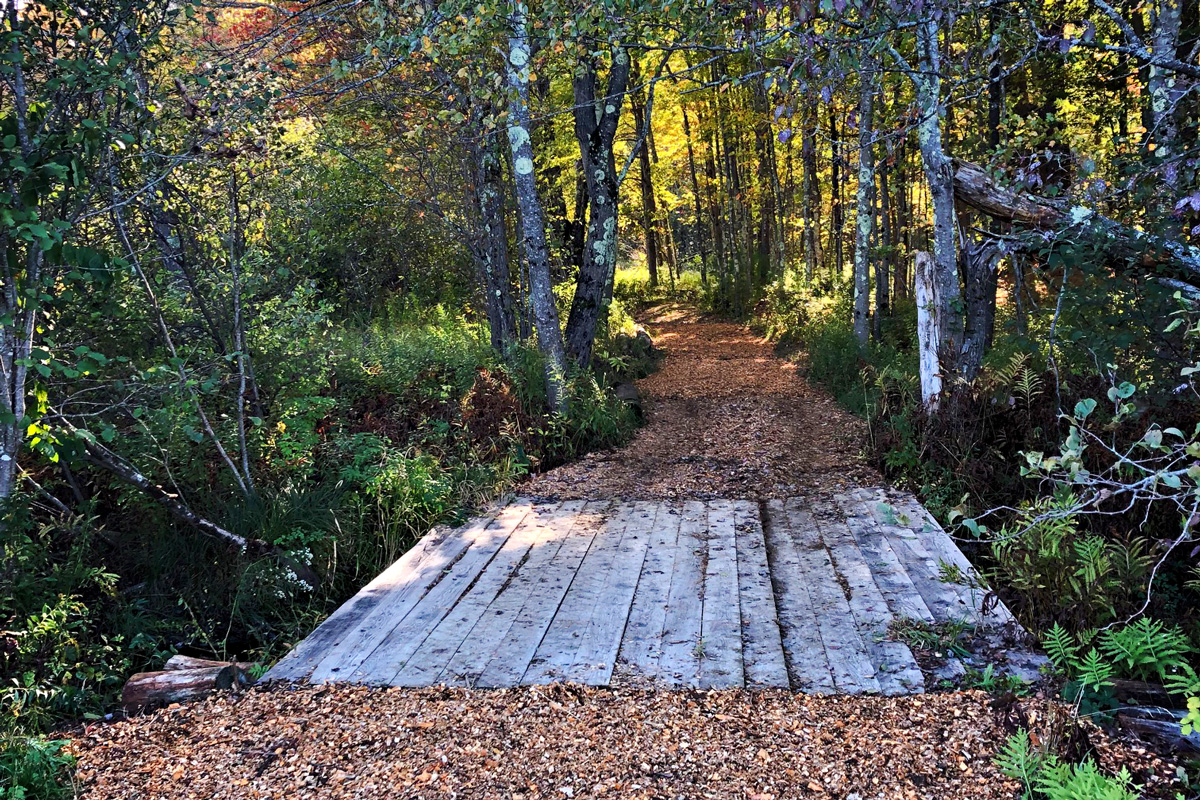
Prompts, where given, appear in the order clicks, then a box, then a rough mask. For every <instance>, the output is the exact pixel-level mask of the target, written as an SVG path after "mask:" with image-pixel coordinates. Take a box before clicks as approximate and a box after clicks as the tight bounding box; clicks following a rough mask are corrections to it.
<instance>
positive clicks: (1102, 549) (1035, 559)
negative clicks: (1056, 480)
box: [990, 495, 1152, 630]
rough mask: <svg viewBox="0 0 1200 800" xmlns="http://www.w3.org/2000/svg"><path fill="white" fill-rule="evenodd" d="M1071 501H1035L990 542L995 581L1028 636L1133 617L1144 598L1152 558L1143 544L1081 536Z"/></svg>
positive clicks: (1096, 536)
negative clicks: (1028, 629) (1030, 630)
mask: <svg viewBox="0 0 1200 800" xmlns="http://www.w3.org/2000/svg"><path fill="white" fill-rule="evenodd" d="M1073 504H1074V498H1073V497H1071V496H1070V495H1062V496H1059V497H1057V498H1046V499H1043V500H1039V501H1037V502H1036V503H1034V504H1033V505H1032V506H1030V507H1029V508H1028V509H1026V510H1025V511H1024V512H1022V514H1021V515H1020V516H1019V517H1018V519H1017V520H1016V521H1014V522H1013V523H1012V524H1010V525H1009V526H1006V527H1005V528H1003V529H1002V530H1001V531H1000V532H999V533H998V534H997V535H996V537H995V541H994V542H993V544H992V546H991V554H992V558H993V560H994V563H995V566H994V568H992V569H991V570H990V577H991V579H992V580H993V581H995V582H996V583H998V584H1000V585H1001V586H1004V587H1006V589H1007V592H1006V596H1007V599H1008V602H1009V604H1010V606H1011V607H1012V609H1013V611H1014V612H1015V613H1016V614H1017V615H1018V616H1019V617H1021V619H1022V620H1023V621H1025V623H1026V624H1027V625H1029V626H1030V627H1032V628H1033V629H1034V630H1045V629H1046V628H1048V627H1050V625H1052V624H1054V623H1061V624H1063V625H1065V626H1067V627H1068V628H1070V629H1071V630H1085V629H1088V628H1094V627H1096V626H1098V625H1101V624H1104V623H1106V622H1109V621H1111V620H1113V619H1115V618H1116V617H1117V616H1118V615H1120V614H1121V613H1132V611H1133V610H1134V609H1135V608H1136V606H1137V604H1138V602H1139V601H1140V599H1142V598H1144V597H1145V586H1146V580H1147V578H1148V576H1149V572H1150V567H1151V564H1152V559H1151V556H1150V553H1149V551H1148V548H1147V546H1146V543H1145V542H1144V541H1142V540H1133V541H1131V542H1129V543H1125V542H1120V541H1115V540H1109V539H1105V538H1104V537H1101V536H1098V535H1095V534H1088V533H1085V532H1083V531H1081V530H1080V528H1079V524H1078V520H1077V516H1076V514H1075V513H1074V512H1073V511H1072V510H1071V509H1072V508H1073Z"/></svg>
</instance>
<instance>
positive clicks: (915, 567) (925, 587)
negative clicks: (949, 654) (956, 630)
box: [834, 491, 972, 623]
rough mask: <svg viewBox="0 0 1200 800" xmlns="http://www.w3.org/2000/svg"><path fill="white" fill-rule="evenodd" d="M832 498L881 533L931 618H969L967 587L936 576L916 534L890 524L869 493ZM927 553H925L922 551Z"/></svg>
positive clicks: (859, 521)
mask: <svg viewBox="0 0 1200 800" xmlns="http://www.w3.org/2000/svg"><path fill="white" fill-rule="evenodd" d="M834 499H835V502H836V503H837V504H838V506H839V507H841V508H842V509H843V511H844V513H845V514H846V517H847V519H851V518H852V519H854V520H855V521H856V523H857V524H859V525H861V526H862V527H863V528H864V529H869V530H870V531H871V533H870V534H868V535H872V536H878V537H880V538H881V539H882V540H883V541H884V542H886V543H887V546H888V549H890V550H891V551H892V552H893V553H895V555H896V559H897V562H898V563H899V565H900V567H901V568H902V569H903V570H904V572H905V574H906V575H907V576H908V579H909V580H910V581H911V582H912V585H913V588H914V589H915V590H916V593H917V595H918V596H919V597H920V598H921V600H922V601H923V602H924V603H925V606H926V608H928V609H929V611H930V612H931V614H932V615H933V621H934V622H935V623H937V622H949V621H958V620H970V618H971V617H972V612H971V608H970V605H969V603H968V602H967V601H966V599H965V598H969V597H970V593H969V590H968V592H967V593H966V594H965V595H964V594H963V592H962V589H963V588H964V587H960V586H956V585H954V584H949V583H943V582H941V581H940V580H939V579H938V575H939V570H938V565H937V563H936V562H934V561H932V560H931V559H929V558H922V557H921V556H920V555H919V554H918V551H923V550H924V548H923V546H922V545H921V542H920V538H921V536H920V535H918V534H914V533H913V532H912V531H910V530H907V529H904V528H901V527H899V526H897V525H889V524H888V523H887V522H885V521H884V520H883V519H881V516H880V510H879V508H878V507H879V505H880V503H879V501H878V499H876V498H875V497H873V496H871V495H869V494H868V495H864V494H863V493H861V492H857V491H856V492H852V493H851V494H848V495H837V496H836V497H835V498H834ZM925 556H928V553H927V552H926V553H925Z"/></svg>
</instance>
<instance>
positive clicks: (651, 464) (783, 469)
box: [522, 304, 882, 499]
mask: <svg viewBox="0 0 1200 800" xmlns="http://www.w3.org/2000/svg"><path fill="white" fill-rule="evenodd" d="M642 321H643V324H644V325H645V327H646V329H647V331H648V332H649V334H650V336H651V338H652V339H653V340H654V343H655V346H656V348H659V349H660V350H661V351H662V353H663V358H662V362H661V364H660V369H659V370H658V371H657V372H655V373H654V374H652V375H650V376H649V377H647V378H644V379H642V380H640V381H638V389H639V391H640V392H641V394H642V396H643V407H644V409H645V412H646V425H645V426H644V427H643V428H642V429H641V430H639V431H638V433H637V435H636V437H635V438H634V440H633V441H632V442H631V443H630V444H628V445H627V446H625V447H623V448H620V449H618V450H606V451H602V452H598V453H591V454H589V455H587V456H585V457H584V458H582V459H580V460H579V461H575V462H572V463H570V464H567V465H564V466H562V467H559V468H557V469H554V470H550V471H549V472H547V473H545V474H543V475H541V476H538V477H536V478H535V479H533V480H532V481H530V482H529V483H528V484H527V485H526V486H525V487H523V489H522V491H523V492H525V493H528V494H531V495H536V496H545V497H552V498H557V499H569V498H585V499H586V498H645V499H674V498H699V499H709V498H715V497H729V498H752V499H763V498H780V497H793V496H796V495H800V494H810V493H819V494H822V495H828V494H830V493H832V492H834V491H838V490H841V489H846V488H850V487H853V486H879V485H881V484H882V478H881V477H880V476H879V475H878V473H876V472H875V471H874V470H873V469H871V468H870V467H869V466H868V465H867V463H866V461H865V459H864V458H863V457H862V455H861V453H862V450H863V442H864V438H865V436H866V425H865V423H864V422H863V421H862V420H861V419H859V418H858V417H855V416H854V415H853V414H851V413H849V412H848V411H846V410H844V409H843V408H841V407H840V406H838V404H837V402H836V401H835V400H834V399H833V398H831V397H830V396H829V395H828V394H826V393H825V392H823V391H821V390H819V389H816V388H814V387H813V386H812V385H810V384H809V383H808V382H807V381H806V380H804V378H803V376H801V375H800V374H799V371H798V369H797V366H796V364H795V363H793V362H790V361H787V360H785V359H782V358H779V357H777V356H776V355H775V353H774V349H773V347H772V345H771V343H770V342H768V341H766V340H765V339H763V338H761V337H759V336H757V335H755V334H754V333H753V332H752V331H751V330H750V329H749V328H746V327H745V326H742V325H738V324H736V323H732V322H726V321H720V320H712V319H709V318H706V317H704V316H702V315H700V314H699V313H698V312H696V311H695V310H693V309H690V308H687V307H684V306H679V305H677V304H665V305H661V306H656V307H654V308H651V309H649V310H648V311H647V312H646V313H645V314H643V315H642Z"/></svg>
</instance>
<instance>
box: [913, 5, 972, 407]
mask: <svg viewBox="0 0 1200 800" xmlns="http://www.w3.org/2000/svg"><path fill="white" fill-rule="evenodd" d="M917 51H918V53H919V55H920V63H919V65H918V67H917V69H916V71H915V72H914V73H913V81H914V82H915V83H916V89H917V111H918V113H919V114H920V122H919V124H918V126H917V140H918V143H919V145H920V148H921V162H922V164H923V165H924V168H925V181H926V183H927V184H928V185H929V198H930V203H931V205H932V206H933V264H934V272H933V276H932V280H933V282H934V288H935V291H934V293H933V298H932V299H933V302H935V303H936V309H935V312H936V313H935V314H934V315H933V318H934V319H935V320H936V325H937V341H938V358H939V361H940V364H941V368H942V370H943V372H944V373H946V374H949V373H950V372H951V371H953V370H954V368H955V366H956V363H957V359H958V356H959V353H960V352H961V350H962V337H963V324H962V290H961V289H960V288H959V279H958V255H957V250H956V248H955V236H956V231H957V223H956V221H955V213H954V166H953V163H952V161H951V159H950V157H949V156H947V155H946V152H945V149H944V147H943V146H942V108H941V93H942V78H941V68H942V64H941V54H940V51H939V49H938V22H937V21H936V20H935V19H933V18H932V17H929V18H927V19H926V20H925V21H923V22H921V24H920V25H918V26H917ZM922 365H924V361H922ZM922 384H924V378H922ZM939 385H940V384H939Z"/></svg>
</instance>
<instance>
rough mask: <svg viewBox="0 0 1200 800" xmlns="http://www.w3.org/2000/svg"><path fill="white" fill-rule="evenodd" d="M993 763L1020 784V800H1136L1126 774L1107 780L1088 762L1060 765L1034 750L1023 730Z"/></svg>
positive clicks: (1050, 756) (1128, 776)
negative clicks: (1034, 799) (1021, 798)
mask: <svg viewBox="0 0 1200 800" xmlns="http://www.w3.org/2000/svg"><path fill="white" fill-rule="evenodd" d="M995 761H996V765H997V766H998V767H999V768H1000V771H1001V772H1003V773H1004V774H1005V775H1007V776H1008V777H1010V778H1012V779H1013V780H1016V781H1018V782H1020V784H1021V787H1022V797H1023V798H1024V800H1033V798H1045V800H1137V798H1138V796H1139V795H1138V792H1137V791H1136V788H1137V787H1135V786H1133V785H1132V783H1133V779H1132V777H1131V776H1130V774H1129V771H1128V770H1126V769H1122V770H1121V772H1120V773H1118V774H1117V775H1115V776H1108V775H1105V774H1103V773H1102V772H1100V768H1099V767H1097V766H1096V763H1095V762H1094V761H1092V760H1090V759H1089V760H1087V761H1084V762H1082V763H1080V764H1068V763H1064V762H1062V761H1060V760H1059V758H1058V757H1057V756H1055V755H1054V754H1053V753H1046V752H1043V751H1042V750H1040V749H1039V748H1037V747H1035V746H1034V745H1033V742H1032V740H1031V738H1030V736H1029V732H1028V731H1025V730H1021V731H1019V732H1017V733H1015V734H1013V735H1012V736H1010V737H1009V738H1008V740H1007V741H1006V742H1005V744H1004V747H1003V749H1002V750H1001V751H1000V753H999V754H998V755H997V756H996V760H995Z"/></svg>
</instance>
